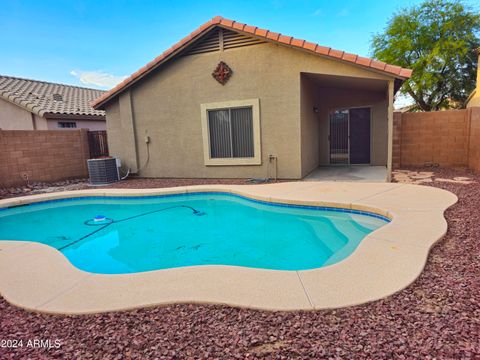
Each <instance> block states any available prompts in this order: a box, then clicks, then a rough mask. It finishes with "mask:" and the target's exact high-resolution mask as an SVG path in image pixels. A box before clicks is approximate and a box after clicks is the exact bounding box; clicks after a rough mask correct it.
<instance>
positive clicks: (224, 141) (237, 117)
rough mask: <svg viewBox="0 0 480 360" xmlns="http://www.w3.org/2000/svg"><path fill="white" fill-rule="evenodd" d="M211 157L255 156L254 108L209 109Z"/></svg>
mask: <svg viewBox="0 0 480 360" xmlns="http://www.w3.org/2000/svg"><path fill="white" fill-rule="evenodd" d="M208 130H209V136H210V157H211V158H213V159H214V158H251V157H253V121H252V108H251V107H245V108H236V109H222V110H209V111H208Z"/></svg>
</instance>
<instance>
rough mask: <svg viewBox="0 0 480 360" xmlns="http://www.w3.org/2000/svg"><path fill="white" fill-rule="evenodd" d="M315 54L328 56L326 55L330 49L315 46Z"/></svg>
mask: <svg viewBox="0 0 480 360" xmlns="http://www.w3.org/2000/svg"><path fill="white" fill-rule="evenodd" d="M315 52H316V53H318V54H322V55H328V53H329V52H330V48H329V47H325V46H321V45H317V48H316V49H315Z"/></svg>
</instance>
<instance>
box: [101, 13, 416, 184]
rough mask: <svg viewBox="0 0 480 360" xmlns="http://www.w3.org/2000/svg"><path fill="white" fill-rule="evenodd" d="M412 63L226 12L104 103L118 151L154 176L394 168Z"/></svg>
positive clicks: (291, 175)
mask: <svg viewBox="0 0 480 360" xmlns="http://www.w3.org/2000/svg"><path fill="white" fill-rule="evenodd" d="M410 75H411V70H409V69H403V68H400V67H398V66H393V65H389V64H385V63H383V62H379V61H375V60H371V59H368V58H364V57H361V56H357V55H354V54H349V53H346V52H343V51H339V50H334V49H331V48H327V47H323V46H320V45H317V44H314V43H311V42H307V41H304V40H300V39H295V38H292V37H290V36H285V35H282V34H279V33H275V32H272V31H268V30H265V29H260V28H257V27H255V26H249V25H246V24H242V23H238V22H235V21H232V20H228V19H225V18H222V17H215V18H213V19H212V20H210V21H208V22H207V23H205V24H204V25H202V26H201V27H200V28H198V29H197V30H195V31H194V32H192V33H191V34H190V35H188V36H187V37H185V38H184V39H182V40H181V41H180V42H178V43H177V44H175V45H174V46H172V47H171V48H170V49H168V50H167V51H165V52H164V53H163V54H161V55H160V56H158V57H157V58H155V59H154V60H153V61H151V62H150V63H148V64H147V65H145V66H144V67H143V68H141V69H140V70H138V71H137V72H135V73H134V74H132V75H131V76H130V77H129V78H127V79H126V80H125V81H123V82H122V83H120V84H119V85H117V86H116V87H115V88H113V89H112V90H111V91H109V92H107V93H105V94H103V95H102V96H101V97H100V98H98V99H97V100H96V101H95V102H94V103H93V107H94V108H95V109H97V110H105V112H106V118H107V132H108V133H109V148H110V153H111V154H112V155H115V156H118V157H119V158H120V159H121V160H122V163H123V164H125V165H126V166H128V167H130V168H131V169H132V171H133V172H137V173H138V174H139V175H141V176H144V177H176V178H180V177H182V178H265V177H269V178H272V177H277V178H282V179H300V178H303V177H305V176H306V175H307V174H309V173H310V172H312V171H313V170H315V169H316V168H317V167H318V166H324V165H325V166H339V165H353V164H362V165H379V166H385V167H386V168H388V169H389V170H391V166H392V128H393V127H392V124H393V97H394V94H395V92H396V91H397V90H398V89H399V88H400V86H401V85H402V83H403V81H404V80H405V79H407V78H409V77H410Z"/></svg>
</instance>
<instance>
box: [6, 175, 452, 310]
mask: <svg viewBox="0 0 480 360" xmlns="http://www.w3.org/2000/svg"><path fill="white" fill-rule="evenodd" d="M190 192H230V193H234V194H239V195H243V196H247V197H250V198H254V199H259V200H263V201H269V202H277V203H284V204H292V203H294V204H301V205H315V206H329V207H339V208H348V209H355V210H363V211H369V212H374V213H377V214H380V215H383V216H386V217H389V218H390V219H392V221H391V222H390V223H388V224H387V225H385V226H383V227H381V228H379V229H377V230H376V231H374V232H372V233H370V234H369V235H368V236H366V237H365V238H364V239H363V240H362V241H361V243H360V244H359V246H358V247H357V249H356V250H355V251H354V252H353V253H352V254H351V255H350V256H349V257H347V258H346V259H344V260H343V261H341V262H338V263H335V264H333V265H329V266H325V267H321V268H317V269H312V270H305V271H281V270H265V269H256V268H247V267H239V266H190V267H181V268H172V269H165V270H157V271H149V272H142V273H134V274H119V275H105V274H94V273H89V272H85V271H81V270H79V269H78V268H76V267H74V266H73V265H72V264H71V263H70V262H69V261H68V259H67V258H66V257H65V256H64V255H63V254H62V253H61V252H59V251H57V250H56V249H54V248H53V247H50V246H47V245H43V244H39V243H34V242H28V241H25V242H20V241H8V239H5V240H4V241H0V294H1V295H2V296H3V297H4V298H5V299H6V300H7V301H9V302H11V303H12V304H15V305H17V306H20V307H23V308H26V309H30V310H34V311H41V312H48V313H66V314H82V313H96V312H105V311H115V310H125V309H132V308H138V307H144V306H151V305H159V304H171V303H215V304H229V305H233V306H240V307H250V308H258V309H267V310H301V309H303V310H314V309H326V308H337V307H344V306H351V305H357V304H362V303H365V302H369V301H373V300H377V299H381V298H383V297H386V296H389V295H391V294H393V293H395V292H397V291H399V290H401V289H403V288H405V287H406V286H408V285H409V284H410V283H412V282H413V281H414V280H415V279H416V278H417V277H418V276H419V275H420V273H421V272H422V270H423V267H424V265H425V262H426V259H427V256H428V252H429V250H430V247H431V246H432V245H433V244H434V243H435V242H436V241H437V240H439V239H441V238H442V237H443V235H444V234H445V233H446V231H447V223H446V221H445V219H444V217H443V212H444V211H445V209H447V208H448V207H449V206H451V205H452V204H454V203H455V202H456V201H457V197H456V196H455V195H454V194H452V193H450V192H448V191H445V190H441V189H437V188H434V187H426V186H419V185H408V184H393V183H383V184H382V183H342V182H291V183H277V184H266V185H208V186H207V185H200V186H188V187H177V188H164V189H139V190H137V189H128V190H127V189H92V190H79V191H69V192H61V193H51V194H42V195H33V196H25V197H21V198H13V199H7V200H0V208H2V207H10V206H15V205H21V204H27V203H32V202H40V201H45V200H51V199H62V198H72V197H82V196H119V195H122V196H138V195H142V196H148V195H161V194H179V193H190Z"/></svg>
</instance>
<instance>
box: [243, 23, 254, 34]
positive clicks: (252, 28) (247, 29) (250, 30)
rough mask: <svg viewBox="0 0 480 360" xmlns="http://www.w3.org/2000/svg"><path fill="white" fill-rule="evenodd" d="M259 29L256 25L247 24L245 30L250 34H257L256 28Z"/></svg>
mask: <svg viewBox="0 0 480 360" xmlns="http://www.w3.org/2000/svg"><path fill="white" fill-rule="evenodd" d="M256 29H257V27H256V26H250V25H245V27H244V28H243V31H245V32H248V33H250V34H255V30H256Z"/></svg>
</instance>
